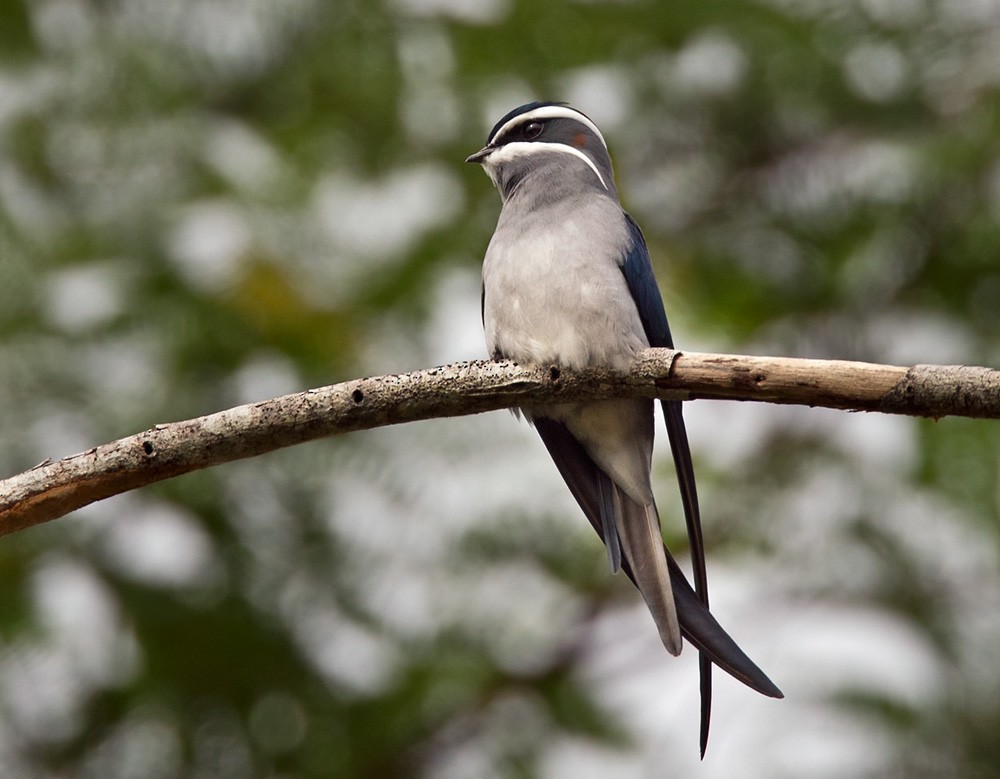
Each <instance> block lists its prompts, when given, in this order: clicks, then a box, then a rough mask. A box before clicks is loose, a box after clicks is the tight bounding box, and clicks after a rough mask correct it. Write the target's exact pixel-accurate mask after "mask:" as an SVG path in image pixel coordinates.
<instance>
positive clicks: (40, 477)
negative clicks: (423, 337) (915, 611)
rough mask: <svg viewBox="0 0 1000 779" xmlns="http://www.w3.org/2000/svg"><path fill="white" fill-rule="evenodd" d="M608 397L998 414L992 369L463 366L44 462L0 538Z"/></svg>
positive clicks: (997, 380) (4, 493) (8, 507)
mask: <svg viewBox="0 0 1000 779" xmlns="http://www.w3.org/2000/svg"><path fill="white" fill-rule="evenodd" d="M611 397H649V398H653V397H657V398H674V399H680V400H692V399H695V398H714V399H720V400H722V399H725V400H751V401H764V402H768V403H792V404H800V405H809V406H824V407H827V408H837V409H849V410H859V411H881V412H884V413H889V414H908V415H911V416H924V417H934V418H938V417H943V416H948V415H957V416H966V417H976V418H983V419H1000V371H996V370H991V369H988V368H977V367H966V366H934V365H918V366H914V367H911V368H902V367H896V366H889V365H874V364H870V363H861V362H845V361H834V360H803V359H793V358H783V357H747V356H739V355H723V354H699V353H695V352H675V351H671V350H669V349H649V350H647V351H645V352H642V353H641V354H640V355H639V356H638V357H637V359H636V360H635V362H634V364H633V365H632V366H631V368H630V369H629V370H628V371H625V372H624V373H621V374H616V373H613V372H611V371H605V370H591V371H581V372H572V373H571V372H569V371H560V370H559V369H558V368H555V367H531V366H520V365H516V364H514V363H511V362H483V361H476V362H469V363H457V364H455V365H448V366H444V367H440V368H429V369H427V370H422V371H415V372H413V373H404V374H399V375H394V376H378V377H374V378H368V379H356V380H353V381H347V382H343V383H341V384H334V385H332V386H329V387H322V388H320V389H313V390H307V391H305V392H300V393H296V394H294V395H285V396H283V397H279V398H274V399H272V400H265V401H261V402H259V403H251V404H248V405H245V406H237V407H236V408H231V409H227V410H226V411H220V412H218V413H215V414H209V415H208V416H204V417H199V418H197V419H189V420H186V421H183V422H172V423H170V424H165V425H156V426H155V427H153V428H150V429H149V430H146V431H144V432H142V433H139V434H138V435H133V436H129V437H128V438H122V439H119V440H117V441H112V442H111V443H107V444H102V445H101V446H95V447H94V448H93V449H88V450H87V451H86V452H81V453H80V454H75V455H72V456H70V457H65V458H63V459H61V460H58V461H55V462H51V461H46V462H44V463H41V464H40V465H37V466H35V467H34V468H32V469H31V470H29V471H25V472H24V473H21V474H18V475H17V476H12V477H11V478H9V479H6V480H4V481H0V535H4V534H7V533H11V532H14V531H16V530H21V529H23V528H26V527H31V526H33V525H37V524H40V523H42V522H45V521H47V520H50V519H56V518H57V517H61V516H63V515H64V514H67V513H69V512H70V511H73V510H74V509H78V508H81V507H82V506H86V505H87V504H89V503H93V502H94V501H97V500H101V499H102V498H107V497H110V496H111V495H117V494H119V493H122V492H126V491H128V490H132V489H135V488H136V487H142V486H144V485H147V484H152V483H153V482H157V481H161V480H163V479H169V478H171V477H173V476H178V475H180V474H182V473H188V472H190V471H194V470H199V469H201V468H207V467H209V466H212V465H219V464H220V463H226V462H230V461H232V460H239V459H243V458H246V457H253V456H255V455H259V454H263V453H265V452H270V451H274V450H275V449H281V448H283V447H286V446H292V445H293V444H299V443H303V442H305V441H312V440H315V439H318V438H323V437H326V436H330V435H335V434H337V433H346V432H350V431H354V430H366V429H370V428H374V427H381V426H383V425H393V424H398V423H401V422H413V421H416V420H420V419H433V418H438V417H452V416H462V415H465V414H477V413H480V412H483V411H492V410H495V409H501V408H512V407H516V406H534V405H539V404H542V403H551V402H569V401H580V400H601V399H606V398H611Z"/></svg>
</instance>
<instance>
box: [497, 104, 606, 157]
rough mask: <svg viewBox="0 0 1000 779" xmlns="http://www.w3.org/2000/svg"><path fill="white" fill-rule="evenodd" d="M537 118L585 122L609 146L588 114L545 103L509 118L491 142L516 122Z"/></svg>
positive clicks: (567, 107)
mask: <svg viewBox="0 0 1000 779" xmlns="http://www.w3.org/2000/svg"><path fill="white" fill-rule="evenodd" d="M535 119H575V120H576V121H578V122H579V123H580V124H585V125H587V127H589V128H590V129H591V130H593V131H594V135H596V136H597V137H598V138H599V139H600V140H601V143H603V144H604V148H605V149H607V148H608V144H607V142H606V141H605V140H604V136H603V135H601V131H600V130H598V129H597V125H596V124H594V123H593V122H592V121H590V120H589V119H588V118H587V117H586V116H584V115H583V114H581V113H580V112H579V111H577V110H576V109H575V108H570V107H569V106H564V105H543V106H541V107H540V108H536V109H534V110H533V111H528V112H527V113H525V114H518V115H517V116H515V117H514V118H513V119H508V120H507V121H506V122H504V124H503V126H502V127H501V128H500V129H499V130H497V131H496V132H495V133H493V135H492V136H491V137H490V141H489V142H490V143H493V141H495V140H496V139H497V138H499V137H500V136H501V135H503V134H504V133H505V132H506V131H507V130H509V129H510V128H511V127H513V126H514V125H515V124H520V123H521V122H530V121H533V120H535Z"/></svg>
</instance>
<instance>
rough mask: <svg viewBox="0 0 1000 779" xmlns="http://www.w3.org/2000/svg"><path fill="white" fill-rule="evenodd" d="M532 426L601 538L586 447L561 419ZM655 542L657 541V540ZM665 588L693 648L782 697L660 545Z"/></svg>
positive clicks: (766, 692)
mask: <svg viewBox="0 0 1000 779" xmlns="http://www.w3.org/2000/svg"><path fill="white" fill-rule="evenodd" d="M534 424H535V429H536V430H538V433H539V435H540V436H541V437H542V441H543V443H544V444H545V448H546V449H548V450H549V454H551V455H552V459H553V460H554V461H555V463H556V467H557V468H558V469H559V473H561V474H562V477H563V479H564V480H565V481H566V484H567V486H568V487H569V489H570V492H572V493H573V497H575V498H576V501H577V503H579V504H580V508H582V509H583V513H584V514H585V515H586V517H587V519H588V520H589V521H590V524H591V525H593V527H594V529H595V530H596V531H597V533H598V535H600V536H601V538H604V533H603V527H602V522H601V509H600V503H601V499H600V494H599V490H598V487H597V482H598V474H599V473H600V469H599V468H598V467H597V465H596V464H595V463H594V461H593V460H592V459H591V458H590V455H588V454H587V452H586V450H585V449H584V448H583V446H582V445H581V444H580V442H579V441H577V440H576V438H574V437H573V435H572V434H571V433H570V432H569V430H568V429H567V428H566V426H565V425H563V424H562V423H561V422H556V421H554V420H551V419H546V418H544V417H536V418H535V420H534ZM660 543H661V546H662V542H660ZM664 553H665V555H666V560H667V568H668V571H669V575H670V583H671V590H672V592H673V594H674V603H675V605H676V608H677V618H678V621H679V623H680V628H681V633H682V634H683V636H684V637H685V638H687V639H688V640H689V641H690V642H691V643H692V644H694V646H695V647H697V648H698V650H699V651H702V652H705V653H706V654H707V655H708V656H709V657H710V658H711V660H712V662H713V663H715V664H716V665H717V666H719V667H720V668H721V669H722V670H724V671H726V672H727V673H729V674H731V675H732V676H733V677H735V678H736V679H738V680H739V681H741V682H743V684H745V685H747V686H748V687H750V688H751V689H753V690H756V691H757V692H759V693H761V694H763V695H767V696H769V697H771V698H781V697H783V695H782V693H781V690H779V689H778V687H777V686H776V685H775V684H774V682H772V681H771V680H770V679H769V678H768V677H767V675H766V674H765V673H764V672H763V671H761V670H760V668H758V667H757V665H756V664H755V663H754V662H753V660H751V659H750V658H749V657H747V655H746V653H745V652H743V650H742V649H740V647H739V645H738V644H737V643H736V642H735V641H734V640H733V639H732V637H731V636H730V635H729V634H728V633H727V632H726V631H725V630H724V629H723V628H722V626H721V625H719V623H718V622H717V621H716V619H715V617H713V616H712V615H711V613H709V611H708V609H707V608H705V606H704V604H703V603H702V602H701V601H700V600H699V598H698V596H697V595H696V594H695V591H694V589H693V588H692V587H691V585H690V583H689V582H688V580H687V579H686V578H685V577H684V573H683V572H682V571H681V569H680V567H679V566H678V565H677V562H676V561H675V560H674V559H673V557H672V556H671V555H670V552H669V551H667V550H666V548H665V547H664ZM622 569H623V570H624V571H625V573H626V574H628V576H629V578H631V579H632V581H633V582H634V581H636V577H635V575H634V573H633V571H632V568H631V566H630V564H629V562H628V560H622Z"/></svg>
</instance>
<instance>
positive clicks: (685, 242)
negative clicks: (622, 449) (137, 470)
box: [0, 0, 1000, 777]
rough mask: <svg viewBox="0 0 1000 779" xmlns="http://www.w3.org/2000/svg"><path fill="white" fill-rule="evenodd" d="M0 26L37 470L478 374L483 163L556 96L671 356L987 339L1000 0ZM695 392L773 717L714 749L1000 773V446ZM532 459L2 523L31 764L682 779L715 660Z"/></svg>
mask: <svg viewBox="0 0 1000 779" xmlns="http://www.w3.org/2000/svg"><path fill="white" fill-rule="evenodd" d="M0 19H2V20H3V21H2V23H0V258H2V259H0V366H2V370H0V409H2V413H0V470H2V472H3V473H5V474H13V473H16V472H18V471H20V470H23V469H26V468H28V467H30V466H31V465H33V464H34V463H36V462H38V461H40V460H42V459H44V458H47V457H53V458H54V457H59V456H62V455H66V454H70V453H72V452H75V451H79V450H82V449H85V448H87V447H88V446H90V445H93V444H95V443H98V442H100V441H104V440H109V439H113V438H116V437H119V436H122V435H125V434H128V433H131V432H134V431H136V430H140V429H143V428H146V427H149V426H150V425H152V424H154V423H156V422H162V421H166V420H171V419H180V418H185V417H189V416H196V415H200V414H204V413H208V412H210V411H213V410H216V409H219V408H223V407H226V406H228V405H231V404H235V403H239V402H246V401H249V400H252V399H257V398H262V397H268V396H271V395H276V394H279V393H282V392H288V391H294V390H296V389H302V388H304V387H307V386H314V385H318V384H325V383H331V382H333V381H336V380H340V379H345V378H349V377H353V376H358V375H364V374H372V373H378V372H382V371H400V370H406V369H412V368H417V367H423V366H426V365H429V364H432V363H439V362H444V361H450V360H457V359H465V358H470V357H475V356H479V355H480V352H481V346H480V342H481V336H480V334H479V332H478V328H479V322H478V307H479V297H478V286H477V285H478V280H477V279H478V276H477V274H478V264H479V262H480V259H481V256H482V253H483V251H484V248H485V245H486V242H487V240H488V238H489V235H490V232H491V230H492V226H493V223H494V220H495V217H496V214H497V211H498V201H497V197H496V194H495V192H493V191H492V189H491V188H490V186H489V183H488V181H487V180H486V179H485V177H483V176H482V174H481V172H479V171H478V170H474V169H473V168H472V166H464V165H463V164H462V162H461V161H462V159H463V158H464V157H465V156H466V155H467V154H469V153H470V152H471V151H474V150H475V149H476V148H478V146H479V145H480V144H481V141H482V138H483V137H484V136H485V133H486V130H487V129H488V128H489V127H490V126H491V125H492V122H493V121H495V119H496V118H498V117H499V116H500V115H501V114H502V113H504V112H506V111H507V110H509V109H510V108H512V107H514V106H515V105H518V104H519V103H521V102H526V101H527V100H530V99H539V98H542V99H566V100H569V101H571V102H573V104H574V105H576V106H577V107H579V108H581V109H582V110H584V111H586V112H588V114H590V115H591V116H592V117H593V118H594V119H595V121H597V122H598V124H600V125H601V126H602V128H603V129H604V130H605V131H606V136H607V137H608V139H609V142H610V144H611V148H612V152H613V153H614V155H615V158H616V164H617V170H618V176H619V183H620V186H621V189H622V192H623V195H624V198H625V200H626V203H627V205H628V207H629V208H630V210H631V211H632V212H633V213H634V215H635V216H636V217H637V219H638V221H639V222H640V224H642V225H643V227H644V229H645V231H646V234H647V238H648V240H649V243H650V246H651V249H652V251H653V254H654V261H655V262H656V264H657V269H658V273H659V276H660V278H661V284H662V286H663V291H664V296H665V299H666V301H667V306H668V312H669V313H670V316H671V320H672V323H673V326H674V331H675V333H676V334H677V337H678V341H679V342H680V343H681V344H682V345H684V344H691V345H693V346H695V347H699V348H701V347H705V348H711V349H712V350H714V351H723V350H726V349H731V350H732V351H743V352H757V353H773V354H787V355H803V356H815V357H825V356H829V357H841V358H856V359H865V360H870V361H876V362H879V361H884V362H899V363H908V362H955V363H975V364H991V365H997V364H998V363H1000V338H998V337H997V333H998V329H1000V261H998V250H997V246H998V244H1000V132H998V129H997V121H998V116H1000V91H998V84H1000V69H998V68H997V54H996V41H997V39H998V36H1000V12H998V11H997V9H996V7H995V4H991V3H960V2H923V1H922V0H857V2H844V0H809V1H808V2H806V1H805V0H801V1H800V2H792V1H791V0H787V1H785V0H756V1H754V0H741V1H736V0H718V1H717V2H712V3H703V2H694V1H693V0H692V1H689V2H681V1H677V2H671V3H663V2H642V1H635V2H601V1H600V0H592V1H589V2H582V1H580V2H569V1H563V0H558V1H556V2H547V3H532V2H527V0H484V1H483V2H476V0H392V1H391V2H388V1H387V2H362V0H353V1H352V0H336V1H335V2H320V1H319V0H284V1H283V2H274V0H253V1H252V2H242V3H233V2H226V1H225V0H174V1H173V2H156V1H155V0H127V1H125V0H123V1H121V2H97V1H96V0H32V2H26V0H3V2H0ZM690 415H691V416H692V417H693V419H692V430H693V432H694V434H695V435H694V445H695V449H696V455H697V457H698V460H699V462H698V471H699V474H700V479H701V484H702V491H703V494H704V495H703V497H704V503H705V506H704V509H705V512H704V513H705V516H706V522H707V528H706V532H707V536H708V538H709V541H710V547H711V548H710V553H709V554H710V569H711V568H715V569H716V570H717V571H718V570H719V569H721V570H722V572H723V574H724V575H723V576H721V577H720V578H717V579H716V581H717V582H718V581H721V582H722V584H721V587H722V592H723V595H724V597H723V599H722V602H723V607H722V609H721V611H720V619H721V620H722V622H723V623H724V624H733V623H734V622H735V623H736V625H737V627H739V628H740V630H738V631H734V632H736V633H737V637H738V638H741V642H742V643H743V644H744V645H745V647H746V648H747V650H748V652H750V654H751V655H753V656H755V657H759V658H760V659H761V663H762V665H764V666H765V667H766V669H767V670H768V671H769V672H770V673H771V675H772V676H773V677H774V678H775V679H776V681H777V682H778V683H779V684H780V685H781V686H783V687H784V690H785V692H786V694H787V696H788V698H787V700H786V701H784V702H781V703H780V704H777V703H771V702H763V701H759V700H757V699H756V698H752V699H751V696H750V694H749V693H746V692H744V691H741V690H737V689H736V685H735V684H731V685H730V687H729V688H726V685H727V684H729V681H728V680H725V681H720V683H719V686H720V688H721V690H720V694H722V695H723V696H726V695H727V693H726V690H727V689H728V690H729V693H728V695H731V696H732V697H724V698H723V699H722V701H721V702H720V705H719V706H717V722H716V735H715V736H714V737H713V738H714V740H716V741H719V742H722V743H721V745H720V746H721V747H728V748H722V749H718V750H713V749H711V748H710V750H709V756H708V759H707V760H706V762H705V763H704V764H703V766H702V768H701V769H700V770H701V773H702V775H718V776H733V775H761V776H801V775H810V776H843V775H856V776H861V775H873V776H874V775H878V776H892V775H898V776H926V777H931V776H969V777H978V776H983V777H985V776H994V775H996V773H997V772H998V770H1000V737H998V736H997V734H998V733H1000V729H998V727H997V721H998V708H997V705H996V703H995V701H996V700H997V694H998V693H1000V666H998V665H997V663H996V652H995V647H996V646H997V640H998V639H1000V563H998V558H1000V543H998V540H1000V477H998V474H1000V469H998V462H1000V436H998V433H997V429H996V426H995V425H992V424H989V423H983V422H970V421H955V420H941V421H937V422H932V421H915V420H885V419H880V418H877V417H858V416H851V415H844V414H829V413H826V412H816V411H810V410H804V409H763V408H749V407H741V408H737V409H734V408H731V407H727V406H724V405H719V404H716V405H708V406H695V407H692V409H691V412H690ZM540 449H541V447H540V446H538V445H537V442H536V441H532V440H531V438H530V431H525V430H524V429H523V428H520V427H518V426H517V425H516V424H515V422H514V421H513V420H511V419H509V418H508V417H507V416H506V415H489V416H486V417H482V418H475V419H466V420H457V421H456V420H449V421H440V422H435V423H426V424H420V425H414V426H411V427H408V428H405V429H400V430H385V431H373V432H371V433H370V434H363V435H361V434H359V435H352V436H346V437H344V438H343V439H340V440H333V441H329V442H324V443H321V444H313V445H310V446H307V447H302V448H300V449H296V450H292V451H287V452H281V453H278V454H275V455H272V456H268V457H265V458H260V459H259V460H256V461H252V462H246V463H239V464H234V465H232V466H226V467H223V468H219V469H215V470H213V471H211V472H207V473H200V474H193V475H191V476H188V477H184V478H181V479H178V480H175V481H173V482H169V483H166V484H162V485H158V486H156V487H153V488H150V489H147V490H143V491H141V492H139V493H136V494H134V495H128V496H122V497H121V498H117V499H114V500H111V501H107V502H105V503H103V504H98V505H95V506H93V507H90V508H88V509H86V510H84V511H81V512H78V515H77V516H75V517H72V518H67V519H64V520H60V521H59V522H57V523H54V524H52V525H50V526H47V527H41V528H37V529H34V530H31V531H29V532H24V533H21V534H18V535H15V536H12V537H8V538H5V539H3V543H2V544H0V586H2V589H3V593H4V596H3V598H0V721H2V723H3V727H0V774H2V775H3V776H10V777H21V776H24V777H49V776H52V777H55V776H81V777H83V776H100V777H114V776H122V777H124V776H142V777H174V776H203V777H208V776H211V777H229V776H231V777H246V776H274V777H277V776H316V777H319V776H324V777H325V776H331V777H333V776H351V777H353V776H442V777H451V776H454V777H465V776H483V777H485V776H504V777H507V776H511V777H518V776H562V775H574V776H588V775H597V773H598V771H600V772H601V773H602V775H603V774H605V773H607V771H612V772H614V774H615V775H616V776H627V775H635V776H648V775H660V774H661V773H662V774H669V773H672V774H681V775H685V773H686V772H688V773H689V772H691V771H693V770H694V765H695V763H696V762H697V758H696V749H695V746H694V745H695V736H694V732H695V724H694V720H695V719H696V715H695V714H694V712H695V710H696V708H695V703H694V701H695V697H694V692H693V687H691V688H686V687H685V685H693V678H694V673H695V672H694V667H693V665H690V664H688V665H682V664H672V665H671V664H670V661H669V660H668V659H666V658H664V657H662V656H661V653H660V652H658V651H657V649H656V648H652V649H651V647H655V645H656V639H655V635H653V633H654V631H652V630H650V629H649V627H650V626H649V625H648V624H646V621H645V619H644V615H642V614H641V607H640V606H639V605H638V604H637V598H636V597H635V595H634V593H633V592H632V591H631V590H630V589H629V587H628V586H627V584H626V583H624V582H623V581H621V580H620V579H621V577H617V578H612V577H610V576H609V575H608V574H607V572H606V571H605V569H604V557H603V554H602V553H601V551H600V550H599V549H598V548H597V542H596V539H593V538H591V537H590V536H589V535H588V531H587V530H586V528H585V527H584V525H585V523H583V522H582V521H580V517H578V516H577V513H576V509H575V507H574V506H573V505H572V503H571V501H570V500H569V498H568V496H567V495H565V494H564V488H563V487H562V486H561V485H560V484H559V483H558V478H557V477H556V475H555V472H554V469H552V468H551V467H550V466H549V465H548V464H546V462H545V459H544V457H543V456H542V454H541V452H540ZM658 476H659V483H660V485H661V489H662V490H664V491H669V490H670V489H671V488H670V487H669V486H667V485H669V483H670V481H671V479H672V475H671V474H670V473H669V467H668V466H666V465H665V464H664V465H662V467H659V474H658ZM660 503H661V507H662V510H663V512H664V518H665V525H666V527H665V533H666V534H667V537H668V539H670V540H671V542H672V544H673V545H674V546H678V547H681V548H682V547H683V540H682V539H681V537H680V530H679V528H680V521H679V519H678V517H677V515H676V510H677V509H676V507H675V506H673V505H672V504H673V493H672V492H669V494H668V495H667V494H665V495H664V496H663V497H662V498H661V500H660ZM717 575H718V574H717ZM727 582H728V584H727ZM717 603H718V601H717ZM637 609H639V610H638V611H637ZM727 609H728V610H727ZM644 631H645V632H644ZM647 634H648V635H647ZM668 667H669V668H670V669H671V670H669V671H667V670H665V669H667V668H668ZM663 673H672V674H674V675H673V676H669V677H661V676H658V674H663ZM643 674H648V675H647V676H643ZM637 675H638V676H637ZM636 678H638V679H639V680H640V681H639V682H638V687H637V686H636V684H637V683H636V681H635V679H636ZM664 679H668V680H669V681H668V682H665V681H664ZM643 680H645V681H643ZM741 696H742V697H741ZM674 698H676V699H677V700H680V701H682V702H683V705H678V706H672V707H671V711H667V705H666V704H665V703H664V702H665V701H668V702H669V701H670V700H673V699H674ZM748 701H749V702H748ZM733 702H735V703H733ZM727 704H732V705H728V706H727ZM673 709H676V711H674V710H673ZM727 711H728V712H729V714H728V715H727V714H726V712H727ZM720 712H721V713H720ZM680 723H685V724H684V725H683V727H682V726H681V725H680ZM727 734H732V735H727ZM664 743H666V744H669V747H664V746H663V744H664ZM817 743H823V744H825V750H823V749H817V748H816V744H817ZM828 753H830V754H828ZM831 755H832V756H831ZM588 772H589V773H588Z"/></svg>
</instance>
